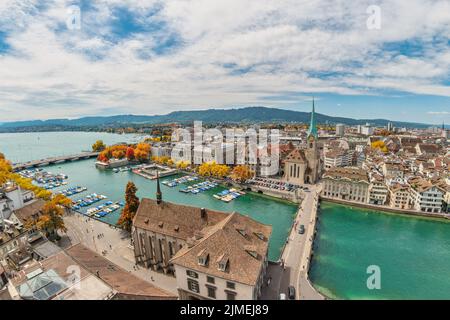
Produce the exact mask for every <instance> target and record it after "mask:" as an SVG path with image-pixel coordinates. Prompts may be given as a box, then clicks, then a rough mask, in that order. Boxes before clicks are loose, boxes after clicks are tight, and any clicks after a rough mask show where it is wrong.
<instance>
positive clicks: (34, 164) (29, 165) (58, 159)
mask: <svg viewBox="0 0 450 320" xmlns="http://www.w3.org/2000/svg"><path fill="white" fill-rule="evenodd" d="M98 155H99V152H82V153H78V154H74V155H67V156H59V157H49V158H45V159H40V160H32V161H28V162H22V163H15V164H13V165H12V169H13V171H20V170H24V169H29V168H35V167H41V166H47V165H51V164H57V163H63V162H68V161H76V160H83V159H90V158H96V157H97V156H98Z"/></svg>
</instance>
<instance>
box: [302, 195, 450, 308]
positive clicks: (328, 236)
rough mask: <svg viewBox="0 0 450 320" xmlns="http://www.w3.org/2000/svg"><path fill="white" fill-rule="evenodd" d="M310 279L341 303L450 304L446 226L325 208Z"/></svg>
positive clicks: (337, 207) (449, 233) (449, 242)
mask: <svg viewBox="0 0 450 320" xmlns="http://www.w3.org/2000/svg"><path fill="white" fill-rule="evenodd" d="M371 265H376V266H378V267H379V268H380V275H381V278H380V279H381V282H380V283H381V289H380V290H377V289H372V290H369V289H368V288H367V284H366V281H367V278H368V277H369V276H370V275H371V274H368V273H367V267H368V266H371ZM310 278H311V281H312V282H313V283H314V285H315V287H316V288H317V289H319V291H321V292H323V293H324V294H325V295H328V296H330V297H333V298H339V299H450V222H447V221H445V220H443V221H441V220H434V219H429V218H418V217H410V216H404V215H398V214H390V213H383V212H378V211H373V210H366V209H359V208H354V207H353V208H352V207H348V206H343V205H338V204H332V203H327V202H323V203H322V205H321V211H320V215H319V223H318V234H317V237H316V241H315V249H314V257H313V260H312V265H311V271H310Z"/></svg>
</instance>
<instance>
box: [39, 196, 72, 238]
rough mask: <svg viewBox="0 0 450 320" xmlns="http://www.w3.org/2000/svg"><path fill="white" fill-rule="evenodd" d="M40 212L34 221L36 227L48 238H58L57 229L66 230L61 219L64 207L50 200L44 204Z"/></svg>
mask: <svg viewBox="0 0 450 320" xmlns="http://www.w3.org/2000/svg"><path fill="white" fill-rule="evenodd" d="M41 212H42V214H41V216H40V217H39V218H38V219H37V221H36V223H35V226H36V228H37V229H38V230H40V231H42V232H44V233H45V235H46V236H47V238H49V239H50V240H59V235H58V231H59V230H60V231H62V232H66V231H67V228H66V226H65V224H64V220H63V215H64V209H63V208H62V207H61V206H60V205H58V204H56V203H55V202H53V201H50V202H47V203H46V204H45V205H44V207H43V208H42V211H41Z"/></svg>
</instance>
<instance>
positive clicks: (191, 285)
mask: <svg viewBox="0 0 450 320" xmlns="http://www.w3.org/2000/svg"><path fill="white" fill-rule="evenodd" d="M187 284H188V289H189V290H191V291H192V292H195V293H199V292H200V290H199V287H198V282H197V281H195V280H192V279H188V281H187Z"/></svg>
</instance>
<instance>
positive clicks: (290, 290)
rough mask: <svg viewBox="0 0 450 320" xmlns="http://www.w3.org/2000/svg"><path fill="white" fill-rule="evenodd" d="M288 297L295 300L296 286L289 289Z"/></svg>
mask: <svg viewBox="0 0 450 320" xmlns="http://www.w3.org/2000/svg"><path fill="white" fill-rule="evenodd" d="M288 295H289V299H290V300H295V288H294V286H289V287H288Z"/></svg>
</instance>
